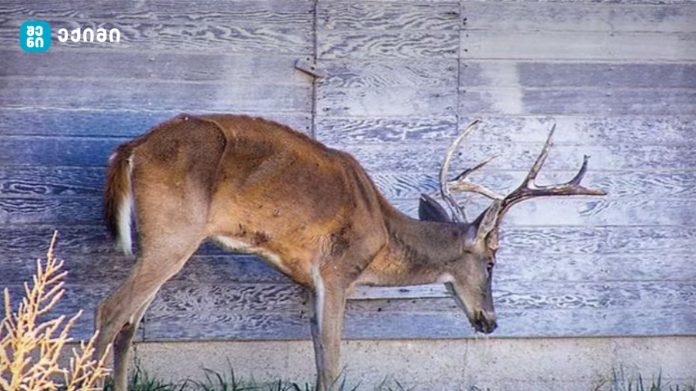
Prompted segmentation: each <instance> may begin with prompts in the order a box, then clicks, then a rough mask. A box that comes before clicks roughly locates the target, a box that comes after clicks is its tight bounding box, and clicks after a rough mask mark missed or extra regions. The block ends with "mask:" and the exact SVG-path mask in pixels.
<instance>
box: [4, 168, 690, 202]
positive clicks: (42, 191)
mask: <svg viewBox="0 0 696 391" xmlns="http://www.w3.org/2000/svg"><path fill="white" fill-rule="evenodd" d="M526 174H527V171H487V172H484V173H482V174H479V175H476V176H475V177H474V178H475V180H476V181H477V182H478V183H481V184H484V185H486V186H488V187H490V188H492V189H496V190H498V191H500V192H504V191H509V190H511V189H513V188H515V187H516V186H518V185H519V184H520V183H521V182H522V180H523V179H524V176H525V175H526ZM104 175H105V169H104V168H102V167H34V166H10V167H0V198H2V197H53V196H66V197H74V196H77V197H82V196H95V197H98V196H101V194H102V191H103V182H104ZM574 175H575V172H573V171H554V172H550V173H542V174H540V176H539V183H558V182H565V181H567V180H568V179H569V178H572V177H573V176H574ZM370 176H371V177H372V179H373V181H374V182H375V183H376V184H377V187H378V188H379V190H380V191H381V192H382V194H384V195H385V196H386V197H387V198H388V199H399V198H401V199H404V198H416V197H418V196H420V194H421V193H428V194H433V193H437V192H438V191H439V178H438V177H437V174H436V173H420V172H419V173H411V172H402V173H397V172H373V173H371V175H370ZM587 181H588V183H593V184H595V186H597V187H601V188H602V189H604V190H606V191H607V192H608V193H609V194H611V197H612V198H624V197H625V198H644V199H650V198H663V199H692V198H694V197H696V174H695V173H694V172H693V171H691V170H686V171H674V170H671V171H663V172H656V173H650V172H645V171H617V172H602V171H592V172H590V173H588V175H587Z"/></svg>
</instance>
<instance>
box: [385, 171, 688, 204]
mask: <svg viewBox="0 0 696 391" xmlns="http://www.w3.org/2000/svg"><path fill="white" fill-rule="evenodd" d="M527 173H528V171H494V172H486V173H484V174H479V175H476V176H472V178H474V179H475V181H476V182H477V183H480V184H484V185H486V186H487V187H489V188H491V189H495V190H496V191H498V192H500V193H504V192H508V191H512V190H513V189H514V188H516V187H517V186H519V185H520V184H521V183H522V181H523V179H524V178H525V176H526V175H527ZM575 174H576V172H572V171H559V172H552V173H542V174H539V180H538V183H541V184H545V183H546V184H547V183H564V182H567V181H568V180H570V178H572V177H573V176H574V175H575ZM586 178H587V179H586V180H587V183H592V184H593V185H594V186H595V187H598V188H601V189H603V190H605V191H606V192H608V193H609V194H610V197H611V198H633V199H655V198H657V199H664V200H667V199H683V200H687V199H693V198H694V196H696V175H695V174H694V173H693V171H691V170H686V171H664V172H659V173H649V172H644V171H617V172H608V173H604V172H591V173H588V174H587V176H586ZM372 179H373V180H374V182H375V183H376V184H377V186H378V187H379V189H380V190H381V191H382V194H384V195H385V196H386V197H387V198H389V199H398V198H417V197H418V196H420V194H421V193H428V194H434V193H438V192H439V191H440V187H439V178H438V176H437V174H417V173H401V174H399V173H375V174H373V175H372Z"/></svg>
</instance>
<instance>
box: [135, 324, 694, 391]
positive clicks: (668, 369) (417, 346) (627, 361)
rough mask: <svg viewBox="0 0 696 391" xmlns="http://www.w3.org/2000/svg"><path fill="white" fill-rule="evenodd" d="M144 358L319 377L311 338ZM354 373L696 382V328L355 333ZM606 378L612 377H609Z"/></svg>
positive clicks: (416, 384) (412, 380)
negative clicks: (620, 376)
mask: <svg viewBox="0 0 696 391" xmlns="http://www.w3.org/2000/svg"><path fill="white" fill-rule="evenodd" d="M134 356H135V360H138V361H139V362H140V364H141V366H142V367H144V369H146V370H147V371H148V372H149V373H150V374H152V375H154V376H156V377H158V378H162V379H166V380H170V381H179V380H182V379H186V378H193V379H196V378H201V377H202V376H203V371H202V368H209V369H213V370H215V371H219V372H223V373H227V372H229V368H230V366H231V367H232V368H234V370H235V373H236V374H237V375H239V376H242V377H244V378H246V379H249V378H253V379H254V380H257V381H264V380H277V379H279V378H280V379H288V380H292V381H297V382H310V383H311V382H312V381H313V376H314V356H313V350H312V345H311V342H310V341H246V342H238V341H210V342H141V343H138V344H137V345H136V354H135V355H134ZM343 363H344V365H345V367H346V373H347V375H348V380H349V381H350V382H354V383H357V382H360V383H361V387H360V389H361V390H369V389H371V388H374V387H375V386H377V385H379V384H380V383H382V382H383V381H384V380H385V379H387V380H389V379H397V380H398V381H399V383H401V384H402V385H404V386H405V387H407V389H416V390H465V389H468V388H469V387H471V386H476V387H478V388H480V389H486V388H489V389H491V390H554V391H555V390H571V391H573V390H578V391H579V390H582V391H587V390H595V389H606V388H608V385H607V382H608V381H609V380H610V379H611V371H612V369H613V368H616V369H619V368H624V370H625V373H626V374H627V375H633V374H636V373H640V374H642V376H643V377H644V378H646V379H648V380H649V379H650V378H651V376H656V375H657V374H658V373H660V371H661V372H662V375H663V379H664V380H666V381H668V382H670V384H680V385H684V384H686V385H694V384H696V337H644V338H634V337H631V338H544V339H536V338H530V339H507V338H505V339H494V338H490V339H488V338H479V339H458V340H404V341H401V340H389V341H346V342H345V343H344V346H343ZM602 384H604V387H601V386H602Z"/></svg>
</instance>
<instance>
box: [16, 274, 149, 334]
mask: <svg viewBox="0 0 696 391" xmlns="http://www.w3.org/2000/svg"><path fill="white" fill-rule="evenodd" d="M27 279H31V275H28V276H27ZM5 287H7V288H8V289H9V291H10V296H11V298H12V300H11V302H12V305H13V307H16V305H17V304H18V303H19V300H20V298H21V297H22V295H23V294H24V291H23V287H22V285H18V284H13V285H7V286H5V285H4V284H3V288H5ZM64 289H65V294H64V295H63V297H62V298H61V300H60V301H59V302H58V304H57V305H56V306H55V307H53V309H52V310H51V312H50V313H49V318H51V319H53V318H57V317H59V316H61V315H65V317H66V318H68V319H69V318H71V317H73V316H74V315H75V314H77V312H78V311H79V310H82V311H83V312H82V315H81V316H80V317H79V318H78V320H77V322H75V324H74V326H73V328H72V329H71V332H70V334H69V335H70V337H71V338H74V339H88V338H90V337H91V336H92V334H93V333H94V311H95V309H96V307H97V303H99V301H100V300H102V299H103V298H105V297H106V296H107V295H108V293H109V289H110V287H108V286H107V285H74V284H70V283H66V285H65V286H64ZM142 337H143V329H142V326H141V330H140V331H139V332H138V333H137V334H136V337H135V338H136V341H140V340H142Z"/></svg>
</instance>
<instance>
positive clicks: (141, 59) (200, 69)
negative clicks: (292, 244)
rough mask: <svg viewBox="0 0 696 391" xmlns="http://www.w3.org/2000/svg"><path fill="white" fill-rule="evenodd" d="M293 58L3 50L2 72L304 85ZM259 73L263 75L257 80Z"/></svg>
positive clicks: (10, 74)
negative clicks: (27, 52) (38, 52)
mask: <svg viewBox="0 0 696 391" xmlns="http://www.w3.org/2000/svg"><path fill="white" fill-rule="evenodd" d="M296 60H297V56H292V55H290V56H276V55H263V56H262V55H248V54H245V55H228V54H227V53H214V54H213V53H172V52H142V51H141V52H136V51H105V50H92V49H90V48H86V47H81V48H79V50H77V49H76V50H58V51H55V52H54V51H53V50H51V51H50V52H48V53H46V54H45V55H40V56H27V55H24V54H23V52H21V51H19V50H11V49H3V50H0V76H5V77H31V78H34V79H36V78H39V79H45V78H50V79H56V78H77V79H79V80H87V79H98V80H112V79H122V80H130V81H132V80H141V79H142V80H149V81H158V80H160V81H167V80H169V81H171V80H176V81H178V82H211V83H212V82H214V83H221V84H246V85H261V84H269V85H308V84H309V83H311V81H310V80H309V78H308V76H307V75H305V74H304V73H302V72H300V71H298V70H296V69H295V66H294V65H295V61H296ZM76 64H79V66H76ZM259 74H263V75H264V77H263V78H259Z"/></svg>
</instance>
